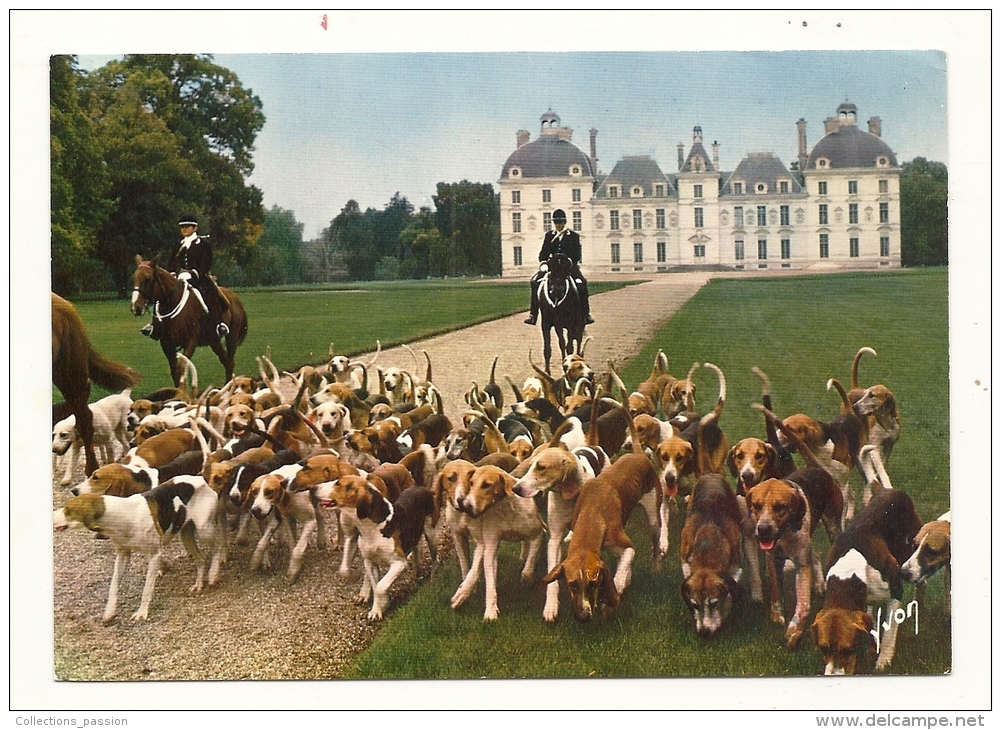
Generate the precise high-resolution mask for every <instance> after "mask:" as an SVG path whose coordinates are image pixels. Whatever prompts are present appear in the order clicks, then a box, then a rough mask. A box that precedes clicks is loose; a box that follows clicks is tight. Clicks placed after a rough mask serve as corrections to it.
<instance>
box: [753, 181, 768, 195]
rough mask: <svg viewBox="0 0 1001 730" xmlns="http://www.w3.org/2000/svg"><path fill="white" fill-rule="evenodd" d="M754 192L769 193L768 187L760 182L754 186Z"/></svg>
mask: <svg viewBox="0 0 1001 730" xmlns="http://www.w3.org/2000/svg"><path fill="white" fill-rule="evenodd" d="M754 192H756V193H767V192H768V186H767V185H765V184H764V183H760V182H759V183H758V184H757V185H755V186H754Z"/></svg>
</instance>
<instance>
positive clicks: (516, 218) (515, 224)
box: [511, 213, 521, 233]
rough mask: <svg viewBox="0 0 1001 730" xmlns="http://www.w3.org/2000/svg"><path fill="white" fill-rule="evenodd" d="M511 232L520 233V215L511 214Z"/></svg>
mask: <svg viewBox="0 0 1001 730" xmlns="http://www.w3.org/2000/svg"><path fill="white" fill-rule="evenodd" d="M511 231H512V232H514V233H521V213H512V214H511Z"/></svg>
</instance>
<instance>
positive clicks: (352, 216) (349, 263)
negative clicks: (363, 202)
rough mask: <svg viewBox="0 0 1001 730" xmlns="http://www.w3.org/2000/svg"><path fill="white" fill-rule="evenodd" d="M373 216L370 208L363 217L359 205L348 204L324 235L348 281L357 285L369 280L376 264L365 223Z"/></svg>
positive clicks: (376, 251)
mask: <svg viewBox="0 0 1001 730" xmlns="http://www.w3.org/2000/svg"><path fill="white" fill-rule="evenodd" d="M375 212H376V211H375V210H374V209H372V208H369V209H368V210H367V211H366V212H365V214H364V215H363V214H362V212H361V207H360V206H359V205H358V201H357V200H349V201H348V202H347V203H346V204H345V205H344V207H343V208H342V209H341V212H340V213H339V214H338V215H337V217H336V218H334V219H333V220H332V221H331V222H330V227H329V228H327V229H326V230H325V231H324V232H323V234H324V239H325V240H326V241H327V242H328V248H329V249H330V250H331V251H332V252H333V253H334V257H335V259H336V260H338V261H339V262H340V263H341V264H342V265H343V266H344V267H345V268H346V269H347V273H348V278H350V279H353V280H356V281H368V280H370V279H372V278H373V276H374V275H375V266H376V264H377V263H378V261H379V251H378V249H377V248H376V246H375V236H374V235H373V232H372V227H371V225H369V222H370V221H366V218H370V217H371V216H372V215H373V214H374V213H375Z"/></svg>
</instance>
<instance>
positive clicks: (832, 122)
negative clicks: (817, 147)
mask: <svg viewBox="0 0 1001 730" xmlns="http://www.w3.org/2000/svg"><path fill="white" fill-rule="evenodd" d="M839 129H841V124H840V123H839V122H838V118H837V117H828V118H827V119H825V120H824V134H825V135H828V134H831V133H832V132H837V131H838V130H839Z"/></svg>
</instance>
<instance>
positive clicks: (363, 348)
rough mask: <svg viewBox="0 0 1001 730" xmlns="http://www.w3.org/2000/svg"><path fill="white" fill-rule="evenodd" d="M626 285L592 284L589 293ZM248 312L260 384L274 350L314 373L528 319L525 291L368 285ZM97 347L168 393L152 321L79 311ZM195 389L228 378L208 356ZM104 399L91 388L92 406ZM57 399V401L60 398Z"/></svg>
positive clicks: (313, 293) (86, 304) (306, 293)
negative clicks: (355, 358) (144, 330)
mask: <svg viewBox="0 0 1001 730" xmlns="http://www.w3.org/2000/svg"><path fill="white" fill-rule="evenodd" d="M626 284H627V282H614V283H612V282H596V283H595V284H594V285H593V286H592V287H591V290H592V292H594V293H600V292H602V291H609V290H610V289H617V288H620V287H622V286H625V285H626ZM238 294H239V296H240V299H241V300H242V301H243V304H244V307H246V310H247V319H248V322H249V327H248V332H247V338H246V339H245V340H244V342H243V344H242V345H241V346H240V348H239V349H238V350H237V353H236V372H237V373H242V374H246V375H253V376H256V375H257V363H256V361H255V359H254V358H255V357H257V356H259V355H263V354H264V352H265V348H267V347H269V346H270V348H271V356H272V358H271V359H272V360H273V361H274V363H275V365H276V366H277V367H278V368H291V367H295V366H297V365H303V364H305V363H316V362H319V361H322V360H324V359H325V358H326V356H327V353H328V350H329V348H330V344H331V343H333V345H334V350H335V353H336V354H338V355H348V356H351V355H355V354H358V353H361V352H367V351H370V350H374V349H375V342H376V340H377V339H378V340H380V341H381V342H382V346H383V348H387V347H392V346H394V345H399V344H401V343H411V342H413V341H415V340H418V339H422V338H426V337H429V336H431V335H435V334H440V333H442V332H447V331H450V330H455V329H460V328H462V327H467V326H469V325H471V324H476V323H479V322H486V321H489V320H492V319H497V318H498V317H503V316H507V315H510V314H514V313H516V312H520V311H525V310H527V309H528V302H529V292H528V286H527V284H526V283H524V282H521V283H499V282H497V281H496V280H489V279H485V280H479V279H456V280H453V281H427V282H371V283H364V284H357V285H350V286H348V285H341V286H338V287H335V288H328V289H324V290H317V289H315V288H306V289H300V290H293V291H289V290H286V289H273V290H256V289H251V290H241V291H238ZM75 305H76V307H77V309H78V310H79V312H80V316H81V317H83V321H84V324H85V325H86V327H87V332H88V334H89V335H90V339H91V341H92V342H93V344H94V346H95V347H96V348H97V349H98V351H99V352H101V353H102V354H103V355H105V356H106V357H110V358H112V359H114V360H118V361H119V362H123V363H125V364H127V365H130V366H131V367H133V368H134V369H136V370H138V371H139V372H140V373H142V375H143V381H142V383H141V384H140V386H139V388H138V389H137V390H136V392H150V391H153V390H155V389H156V388H159V387H163V386H167V385H171V381H170V375H169V373H168V371H167V360H166V358H165V357H164V355H163V351H162V350H161V349H160V345H159V343H156V342H153V341H152V340H150V339H147V338H145V337H143V336H142V335H140V334H139V328H140V327H142V326H143V325H144V324H146V323H147V322H149V321H150V314H149V313H147V314H146V315H144V316H142V317H138V318H137V317H133V316H132V313H131V312H130V311H129V305H128V302H127V301H125V300H112V301H107V300H105V301H92V300H91V301H80V302H75ZM193 361H194V363H195V367H196V368H197V369H198V377H199V386H200V387H201V388H202V389H204V388H206V387H207V386H209V385H217V386H219V385H222V384H223V382H224V373H223V368H222V365H221V364H220V363H219V360H218V359H217V358H216V356H215V354H214V353H213V352H212V350H210V349H209V348H207V347H201V348H199V349H198V350H197V351H196V352H195V356H194V359H193ZM103 395H106V393H104V392H103V391H102V390H100V389H99V388H95V389H94V391H93V393H92V394H91V399H92V400H96V399H97V398H100V397H102V396H103ZM53 397H54V398H56V399H57V400H59V399H60V397H59V395H58V391H55V390H53Z"/></svg>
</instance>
